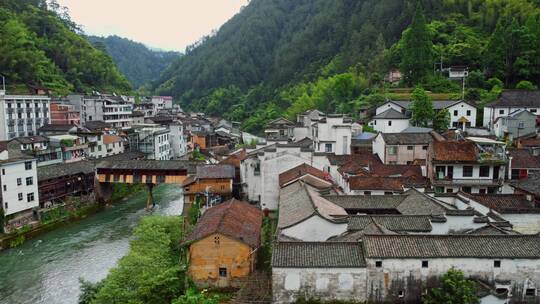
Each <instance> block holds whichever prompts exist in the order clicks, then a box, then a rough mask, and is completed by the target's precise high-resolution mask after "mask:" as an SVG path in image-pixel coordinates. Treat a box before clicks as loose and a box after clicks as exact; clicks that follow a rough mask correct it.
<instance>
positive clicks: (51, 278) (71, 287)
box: [0, 185, 183, 304]
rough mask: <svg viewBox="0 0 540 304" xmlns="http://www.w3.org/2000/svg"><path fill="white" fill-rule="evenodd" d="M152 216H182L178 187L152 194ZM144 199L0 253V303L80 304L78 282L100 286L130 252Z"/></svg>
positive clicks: (143, 196) (162, 188)
mask: <svg viewBox="0 0 540 304" xmlns="http://www.w3.org/2000/svg"><path fill="white" fill-rule="evenodd" d="M154 199H155V201H156V203H157V205H156V208H155V210H154V211H153V212H152V213H153V214H165V215H179V214H181V213H182V208H183V196H182V190H181V188H180V187H178V186H172V185H171V186H160V187H156V188H154ZM145 203H146V193H144V192H143V193H141V194H140V195H135V196H133V197H131V198H129V199H127V200H125V201H122V202H119V203H117V204H115V205H114V206H113V207H112V208H110V209H108V210H106V211H104V212H100V213H98V214H95V215H92V216H90V217H88V218H86V219H84V220H81V221H79V222H76V223H73V224H71V225H69V226H65V227H61V228H59V229H57V230H55V231H51V232H49V233H46V234H43V235H41V236H38V237H36V238H34V239H31V240H29V241H27V242H26V243H25V244H23V245H22V246H21V247H17V248H15V249H10V250H6V251H3V252H0V303H1V304H8V303H9V304H19V303H25V304H26V303H32V304H34V303H47V304H56V303H58V304H73V303H77V300H78V295H79V278H83V279H85V280H88V281H91V282H96V281H98V280H101V279H103V278H105V276H107V273H108V272H109V270H110V269H111V268H112V267H114V266H115V265H116V263H117V261H118V260H119V259H120V258H121V257H122V256H124V255H125V254H126V253H127V251H128V250H129V240H130V238H131V237H132V231H133V228H134V227H135V226H136V225H137V223H138V222H139V220H140V219H141V217H143V216H146V215H148V214H150V213H149V212H147V211H145V210H144V207H145Z"/></svg>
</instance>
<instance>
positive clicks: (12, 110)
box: [0, 90, 51, 140]
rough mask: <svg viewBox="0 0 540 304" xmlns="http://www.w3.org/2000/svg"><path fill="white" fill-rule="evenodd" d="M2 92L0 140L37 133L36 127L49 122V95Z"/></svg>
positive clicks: (0, 95) (0, 98) (0, 97)
mask: <svg viewBox="0 0 540 304" xmlns="http://www.w3.org/2000/svg"><path fill="white" fill-rule="evenodd" d="M4 93H5V92H4V91H2V90H0V140H8V139H12V138H15V137H24V136H34V135H37V129H39V128H40V127H42V126H43V125H45V124H48V123H49V120H50V102H51V99H50V98H49V97H47V96H42V95H4Z"/></svg>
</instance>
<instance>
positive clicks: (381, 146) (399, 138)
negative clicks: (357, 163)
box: [373, 133, 433, 165]
mask: <svg viewBox="0 0 540 304" xmlns="http://www.w3.org/2000/svg"><path fill="white" fill-rule="evenodd" d="M432 141H433V137H432V135H431V133H379V134H378V135H377V136H376V137H375V139H374V140H373V153H375V154H377V155H378V156H379V158H380V160H381V161H382V162H383V163H384V164H390V165H392V164H394V165H395V164H397V165H408V164H412V163H413V161H415V160H425V159H426V156H427V150H428V146H429V143H430V142H432Z"/></svg>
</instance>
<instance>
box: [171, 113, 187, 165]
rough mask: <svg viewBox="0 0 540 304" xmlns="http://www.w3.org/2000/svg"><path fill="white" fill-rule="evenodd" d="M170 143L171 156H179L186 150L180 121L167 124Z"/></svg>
mask: <svg viewBox="0 0 540 304" xmlns="http://www.w3.org/2000/svg"><path fill="white" fill-rule="evenodd" d="M169 130H170V138H169V141H170V144H171V150H172V157H173V158H180V157H182V156H184V155H186V153H187V152H188V145H187V140H186V136H185V134H184V125H183V124H182V122H180V121H178V122H174V123H171V124H169Z"/></svg>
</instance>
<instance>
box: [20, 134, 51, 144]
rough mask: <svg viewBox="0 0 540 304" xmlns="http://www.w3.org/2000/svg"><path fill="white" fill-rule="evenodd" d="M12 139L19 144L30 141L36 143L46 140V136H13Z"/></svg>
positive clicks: (29, 142)
mask: <svg viewBox="0 0 540 304" xmlns="http://www.w3.org/2000/svg"><path fill="white" fill-rule="evenodd" d="M13 140H16V141H18V142H20V143H21V144H32V143H37V142H46V141H48V139H47V137H45V136H40V135H37V136H25V137H17V138H14V139H13Z"/></svg>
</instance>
